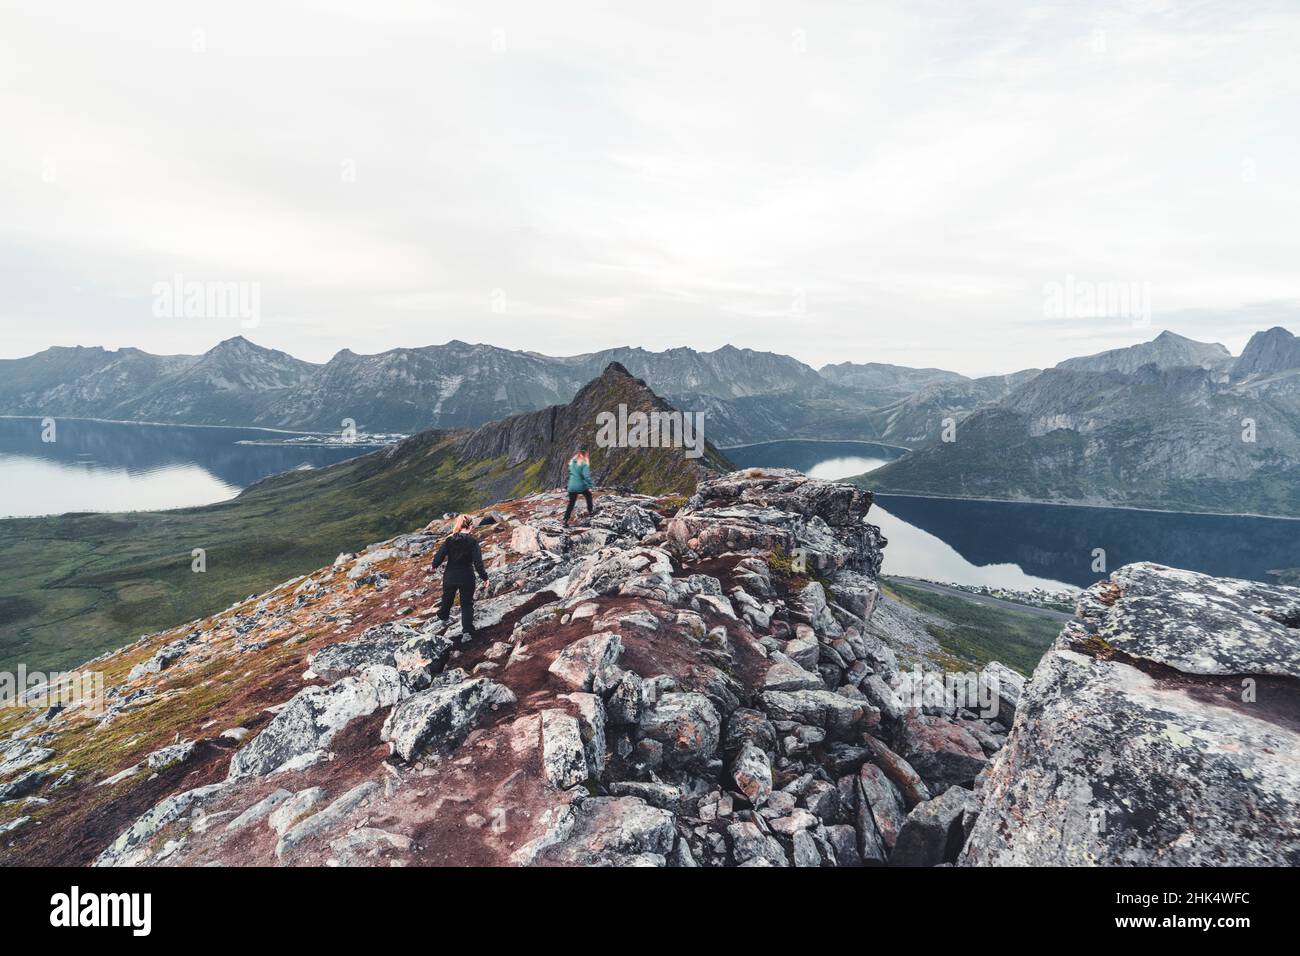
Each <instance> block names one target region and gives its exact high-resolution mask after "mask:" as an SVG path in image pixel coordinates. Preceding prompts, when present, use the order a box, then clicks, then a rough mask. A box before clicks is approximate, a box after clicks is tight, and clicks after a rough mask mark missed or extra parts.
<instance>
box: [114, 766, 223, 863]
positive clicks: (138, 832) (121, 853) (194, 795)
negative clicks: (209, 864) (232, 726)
mask: <svg viewBox="0 0 1300 956" xmlns="http://www.w3.org/2000/svg"><path fill="white" fill-rule="evenodd" d="M224 786H225V784H222V783H214V784H210V785H208V786H206V787H196V788H194V789H193V790H185V791H183V792H181V793H177V794H173V795H172V796H170V797H167V798H166V799H165V800H163V801H161V802H160V803H158V804H157V805H156V806H154V808H153V809H151V810H149V811H148V812H147V813H145V814H143V815H142V816H141V817H140V818H139V819H138V820H136V821H135V823H133V824H131V826H129V827H127V829H125V830H124V831H122V833H121V834H119V835H118V837H117V839H116V840H114V841H113V842H112V843H111V844H109V846H108V848H107V849H105V850H104V852H102V853H101V854H99V856H98V857H97V858H96V859H95V866H134V865H136V864H138V863H143V862H145V861H146V860H148V858H149V856H150V853H151V847H152V841H153V838H154V837H155V836H157V835H158V833H159V832H160V831H161V830H162V829H163V828H164V827H166V826H168V825H170V824H172V823H175V822H176V821H177V820H179V819H181V818H182V817H184V816H185V815H187V814H188V813H190V812H191V811H193V810H194V809H195V808H197V807H200V806H202V805H203V804H204V803H205V802H207V801H208V800H210V799H212V797H214V796H215V795H216V794H218V793H219V792H220V791H221V789H222V787H224Z"/></svg>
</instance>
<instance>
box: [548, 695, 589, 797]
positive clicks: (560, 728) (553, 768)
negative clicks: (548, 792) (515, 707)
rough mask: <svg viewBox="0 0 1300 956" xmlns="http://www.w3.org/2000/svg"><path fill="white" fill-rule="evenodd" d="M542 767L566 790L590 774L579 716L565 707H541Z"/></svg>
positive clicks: (554, 785)
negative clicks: (559, 708)
mask: <svg viewBox="0 0 1300 956" xmlns="http://www.w3.org/2000/svg"><path fill="white" fill-rule="evenodd" d="M541 716H542V769H543V770H544V772H545V774H546V779H547V782H549V783H550V784H551V786H553V787H558V788H560V789H561V790H567V789H568V788H569V787H576V786H578V785H579V784H581V783H584V782H585V781H586V779H587V777H588V770H587V758H586V755H585V753H584V751H583V747H582V732H581V730H579V728H578V719H577V718H576V717H574V716H572V715H571V714H569V713H567V712H566V711H563V710H558V709H548V710H543V711H542V715H541Z"/></svg>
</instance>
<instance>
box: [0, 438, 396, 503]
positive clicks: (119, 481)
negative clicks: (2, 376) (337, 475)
mask: <svg viewBox="0 0 1300 956" xmlns="http://www.w3.org/2000/svg"><path fill="white" fill-rule="evenodd" d="M42 431H43V430H42V426H41V420H40V419H36V418H0V517H14V516H30V515H49V514H63V513H65V512H69V511H142V510H159V509H165V508H183V507H190V506H193V505H205V504H212V503H213V502H216V501H224V500H226V499H228V498H233V497H234V496H235V495H237V494H239V492H240V491H242V490H243V489H244V488H246V487H248V486H249V485H251V484H252V483H253V482H255V481H259V480H261V479H262V478H266V477H268V476H269V475H274V474H278V473H280V472H282V471H289V470H291V469H294V468H300V467H312V468H319V467H321V466H323V465H329V464H333V463H334V462H336V461H343V460H344V459H346V458H355V457H356V456H357V455H361V454H365V453H366V452H368V451H372V450H373V449H372V448H369V447H347V446H343V447H312V446H308V447H294V446H285V445H282V444H270V445H264V444H241V442H266V441H270V442H279V441H281V440H283V439H288V438H292V437H294V435H293V434H288V433H284V432H272V431H267V430H266V429H259V428H201V427H195V426H187V425H141V424H134V423H125V422H100V421H88V420H85V419H76V418H60V419H56V420H55V431H54V438H55V440H54V441H53V442H46V441H42Z"/></svg>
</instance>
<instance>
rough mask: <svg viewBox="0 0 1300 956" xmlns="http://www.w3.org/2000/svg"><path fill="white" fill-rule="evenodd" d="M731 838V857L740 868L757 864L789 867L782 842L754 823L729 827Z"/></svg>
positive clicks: (735, 824) (728, 834)
mask: <svg viewBox="0 0 1300 956" xmlns="http://www.w3.org/2000/svg"><path fill="white" fill-rule="evenodd" d="M727 836H728V837H730V838H731V856H732V859H733V860H734V861H735V863H736V864H737V865H738V866H744V865H746V864H749V865H753V864H755V863H758V864H762V865H766V866H789V865H790V861H789V859H788V858H787V857H786V855H785V850H784V849H783V848H782V846H781V842H780V841H779V840H777V839H776V837H773V836H769V835H768V834H766V833H764V832H763V831H762V830H760V829H759V828H758V826H757V825H756V824H753V823H733V824H731V825H730V826H728V827H727Z"/></svg>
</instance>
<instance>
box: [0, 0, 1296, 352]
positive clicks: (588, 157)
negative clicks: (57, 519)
mask: <svg viewBox="0 0 1300 956" xmlns="http://www.w3.org/2000/svg"><path fill="white" fill-rule="evenodd" d="M632 10H633V8H627V12H620V11H615V10H612V9H610V8H609V5H605V4H599V3H595V2H590V3H576V2H562V3H560V4H548V5H538V4H526V3H522V2H487V3H483V2H479V3H472V4H471V3H442V4H438V5H436V6H435V5H430V4H427V3H423V2H416V0H412V2H409V3H408V2H397V0H364V2H363V0H358V2H355V3H354V2H344V0H331V2H328V3H326V4H319V3H315V4H312V3H306V2H289V0H266V2H263V3H259V4H256V5H247V6H242V5H230V4H227V5H212V4H208V3H201V2H197V0H174V2H162V0H155V2H147V3H143V4H138V5H135V6H132V7H131V8H130V9H129V10H124V9H122V8H120V7H114V6H113V5H105V4H102V3H95V2H92V0H80V2H69V3H66V4H60V5H59V6H58V7H57V8H54V9H52V8H50V7H49V6H48V4H43V3H39V2H37V0H14V2H11V3H8V4H6V5H5V9H4V11H3V12H0V45H2V47H3V50H2V52H3V55H0V91H3V92H0V123H3V126H4V128H5V129H6V132H7V148H6V150H5V151H4V152H3V153H2V154H0V203H3V208H4V209H5V216H4V217H3V219H2V220H0V275H2V276H3V278H4V282H3V283H0V319H2V320H3V321H4V323H5V326H6V333H7V334H6V338H5V343H4V345H3V346H0V350H3V352H4V354H6V355H17V354H24V353H28V352H31V351H35V350H37V349H40V348H43V347H45V346H47V345H50V344H77V343H80V344H104V345H107V346H121V345H136V346H140V347H143V348H148V349H151V350H154V351H188V352H194V351H200V350H202V349H205V348H207V347H209V346H210V345H211V344H212V343H213V342H215V341H216V340H217V339H219V338H222V337H225V336H226V335H227V334H234V332H235V331H237V330H232V329H227V328H225V327H222V326H221V325H220V323H204V322H197V323H196V322H189V323H185V322H177V321H160V320H158V319H156V318H154V317H153V315H152V312H151V308H150V305H151V302H150V294H149V290H150V289H151V287H152V284H153V283H154V282H157V281H159V280H165V279H168V278H169V277H171V276H172V275H174V274H176V273H178V272H180V273H183V274H185V275H186V277H187V278H193V279H199V280H203V279H208V280H211V281H250V282H252V281H255V282H258V283H260V285H261V289H262V310H263V321H262V324H261V327H260V328H259V329H258V333H257V337H258V340H259V341H262V342H264V343H265V344H267V345H271V346H274V347H278V348H283V349H285V350H287V351H291V352H294V353H295V354H301V355H303V356H304V357H307V358H312V359H317V360H319V359H323V358H326V357H328V355H329V354H331V353H332V352H333V351H335V350H336V349H338V348H341V347H344V346H347V347H350V348H353V349H354V350H356V351H361V352H373V351H379V350H382V349H384V348H389V347H393V346H398V345H423V344H428V343H430V342H440V341H446V340H447V339H450V338H462V339H471V340H482V341H490V342H493V343H495V344H498V345H502V346H507V347H513V348H525V349H533V350H537V351H544V352H549V353H556V354H558V353H574V352H582V351H589V350H592V349H596V348H601V347H606V346H611V345H616V344H627V343H630V344H640V345H645V346H647V347H654V348H663V347H669V346H675V345H692V346H695V347H698V348H715V347H717V346H719V345H722V344H724V343H727V342H731V343H733V344H736V345H739V346H748V347H752V348H761V349H771V350H775V351H782V352H786V353H789V354H793V355H796V356H798V357H799V358H802V359H804V360H805V361H808V362H810V363H811V364H814V365H821V364H823V363H825V362H830V361H843V360H845V359H852V360H857V361H893V362H900V363H908V362H913V363H915V364H923V365H945V366H948V367H952V368H955V369H957V370H959V371H993V370H997V371H1010V370H1013V369H1016V368H1020V367H1026V366H1034V365H1037V366H1041V365H1050V364H1054V363H1055V362H1056V361H1058V360H1059V359H1060V358H1062V357H1064V354H1068V352H1067V351H1066V350H1067V349H1068V348H1069V347H1072V346H1073V344H1074V343H1075V342H1078V343H1080V344H1085V343H1086V346H1087V349H1088V350H1089V351H1095V350H1097V349H1099V348H1105V347H1111V346H1115V345H1122V344H1127V343H1128V342H1130V341H1133V340H1134V338H1133V336H1134V334H1135V333H1134V331H1133V330H1132V329H1131V328H1129V327H1126V326H1124V324H1123V323H1120V324H1119V325H1117V326H1111V325H1109V324H1105V323H1102V324H1090V325H1089V324H1085V325H1081V326H1079V327H1077V328H1073V329H1070V330H1065V333H1064V337H1063V330H1062V328H1061V327H1059V325H1054V324H1053V323H1051V322H1049V321H1044V320H1043V319H1044V316H1043V288H1044V285H1045V283H1049V282H1053V281H1059V280H1060V279H1061V278H1062V277H1064V276H1066V275H1075V276H1081V277H1085V278H1088V279H1090V280H1092V281H1098V282H1125V281H1138V282H1143V283H1147V284H1149V286H1150V288H1151V290H1152V304H1153V312H1154V317H1153V325H1154V326H1159V325H1161V324H1166V325H1168V326H1169V327H1173V328H1175V330H1176V331H1181V332H1184V333H1185V334H1189V335H1197V336H1200V337H1205V338H1215V339H1219V340H1222V341H1224V342H1225V344H1230V342H1229V340H1230V339H1232V338H1233V337H1234V336H1236V337H1237V338H1240V337H1241V336H1242V335H1244V334H1245V333H1246V332H1247V329H1246V328H1245V327H1239V326H1238V325H1236V324H1228V323H1237V322H1246V321H1248V320H1249V318H1250V317H1253V316H1261V317H1262V316H1266V315H1270V314H1272V312H1271V311H1270V310H1271V308H1272V307H1271V306H1269V305H1268V303H1286V302H1295V301H1300V274H1297V272H1296V270H1295V268H1294V263H1295V261H1296V260H1297V253H1298V252H1300V248H1298V246H1300V238H1298V237H1297V234H1296V231H1295V229H1294V226H1293V224H1294V222H1295V221H1296V214H1297V212H1300V184H1297V181H1296V179H1295V177H1294V176H1293V175H1291V171H1292V170H1293V169H1295V168H1296V165H1297V159H1300V157H1298V156H1297V155H1296V154H1297V150H1298V147H1297V146H1296V143H1295V141H1294V137H1293V136H1291V135H1290V130H1289V126H1290V124H1289V123H1288V121H1287V120H1288V118H1289V117H1290V116H1291V115H1292V114H1293V112H1294V103H1295V99H1296V95H1297V93H1298V92H1300V89H1298V87H1300V74H1298V73H1297V71H1295V70H1294V68H1293V67H1292V66H1291V62H1292V57H1293V53H1292V51H1293V50H1294V48H1295V47H1296V45H1297V42H1298V41H1300V11H1295V10H1294V9H1293V8H1289V7H1288V6H1287V5H1284V4H1273V3H1254V4H1244V5H1232V6H1231V7H1230V8H1229V7H1227V6H1223V7H1204V6H1200V7H1186V6H1184V5H1178V4H1162V3H1158V2H1152V3H1146V4H1137V5H1133V4H1100V3H1099V4H1071V5H1060V6H1055V7H1052V8H1049V9H1040V10H1035V11H1026V10H1025V9H1024V8H1023V6H1022V5H1020V4H1013V3H1009V2H1008V3H991V4H980V5H971V6H969V7H961V6H958V7H952V6H949V5H934V4H929V3H920V4H916V3H902V2H899V3H871V4H861V3H848V2H844V3H837V2H828V3H824V4H816V5H810V4H806V3H796V2H776V3H772V4H764V5H762V6H761V7H757V8H756V7H754V6H753V5H750V4H741V3H724V4H719V5H711V6H709V7H707V8H701V7H700V6H699V5H698V4H688V3H678V2H667V3H662V4H655V5H653V6H652V7H644V6H643V8H641V9H636V10H635V12H632ZM502 302H504V308H501V307H500V306H501V304H502ZM1216 316H1221V317H1223V319H1222V321H1223V322H1224V323H1225V324H1223V325H1221V326H1220V325H1216V324H1215V323H1216V321H1219V320H1218V319H1216V318H1215V317H1216Z"/></svg>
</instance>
